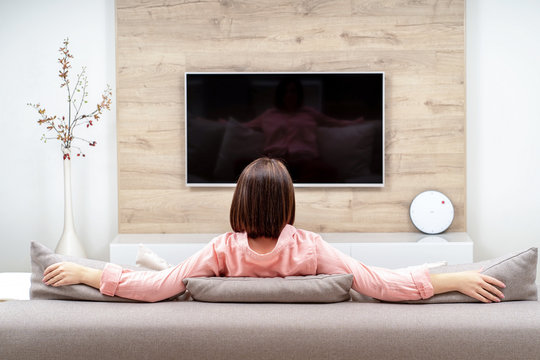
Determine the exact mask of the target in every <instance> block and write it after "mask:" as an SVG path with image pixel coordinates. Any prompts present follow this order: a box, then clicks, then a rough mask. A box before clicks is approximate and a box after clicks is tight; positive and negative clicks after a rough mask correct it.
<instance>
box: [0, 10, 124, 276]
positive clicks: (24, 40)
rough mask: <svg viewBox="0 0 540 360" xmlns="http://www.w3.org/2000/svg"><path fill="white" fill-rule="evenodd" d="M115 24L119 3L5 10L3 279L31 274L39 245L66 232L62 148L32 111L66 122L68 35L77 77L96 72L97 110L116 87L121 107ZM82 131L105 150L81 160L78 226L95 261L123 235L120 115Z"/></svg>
mask: <svg viewBox="0 0 540 360" xmlns="http://www.w3.org/2000/svg"><path fill="white" fill-rule="evenodd" d="M114 24H115V19H114V1H113V0H93V1H87V0H47V1H42V0H20V1H1V2H0V79H1V80H0V102H1V106H0V109H1V111H0V124H1V129H2V131H1V132H2V139H1V140H0V154H1V155H0V179H1V180H0V201H1V203H0V271H29V270H30V257H29V246H30V241H32V240H37V241H40V242H42V243H43V244H45V245H47V246H49V247H51V248H54V247H55V246H56V244H57V242H58V240H59V238H60V235H61V233H62V228H63V211H64V210H63V172H62V171H63V170H62V158H61V153H60V144H59V142H58V141H48V142H47V143H46V144H44V143H43V142H41V141H40V137H41V135H42V134H43V133H44V129H43V128H42V127H40V126H38V125H37V122H36V120H37V119H38V118H39V117H38V116H37V113H36V112H35V110H33V109H32V108H30V107H28V106H26V103H28V102H32V103H41V104H42V105H43V106H45V107H46V109H47V110H48V111H50V112H51V113H52V114H58V115H61V114H65V112H66V110H67V106H66V104H67V102H66V91H65V88H62V89H61V88H60V78H59V77H58V70H59V66H60V64H58V60H57V59H58V58H59V53H58V49H59V48H60V47H61V45H62V41H63V39H64V38H65V37H69V39H70V43H71V44H70V48H71V53H72V54H73V55H74V59H72V69H71V70H70V71H71V74H72V76H73V75H76V74H77V73H79V72H80V69H81V67H82V66H86V67H87V72H88V81H89V89H88V90H89V91H88V92H89V98H88V104H87V105H88V106H89V107H88V108H87V109H88V110H91V107H95V105H96V104H97V103H98V102H99V101H100V100H101V92H102V90H103V89H104V88H105V86H106V84H110V85H111V86H112V87H113V100H114V99H115V96H116V88H115V83H116V78H115V25H114ZM71 81H72V83H73V82H75V78H72V80H71ZM92 110H93V109H92ZM80 130H82V131H81V132H80V135H84V136H83V137H87V138H89V139H94V140H96V141H97V146H96V147H95V148H92V147H88V146H86V147H83V150H85V152H86V158H84V159H82V158H75V159H74V160H73V161H72V183H73V206H74V217H75V226H76V230H77V232H78V234H79V237H80V238H81V240H82V241H83V243H84V245H85V248H86V251H87V253H88V256H89V257H93V258H99V259H107V258H108V244H109V242H110V241H111V240H112V239H113V238H114V236H115V235H116V233H117V230H118V226H117V223H118V221H117V203H118V202H117V175H116V168H117V167H116V108H115V107H114V106H113V107H112V109H111V111H110V112H109V111H107V112H105V113H104V115H103V117H102V119H101V120H100V122H99V123H98V124H96V125H95V126H94V127H93V128H88V129H86V128H84V129H82V128H80ZM87 130H88V131H87Z"/></svg>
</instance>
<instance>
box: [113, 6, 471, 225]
mask: <svg viewBox="0 0 540 360" xmlns="http://www.w3.org/2000/svg"><path fill="white" fill-rule="evenodd" d="M464 9H465V5H464V1H463V0H461V1H450V0H447V1H436V0H424V1H412V0H386V1H379V0H350V1H349V0H347V1H331V0H312V1H309V0H305V1H290V0H242V1H240V0H220V1H217V0H201V1H189V0H184V1H175V0H168V1H161V0H160V1H158V0H136V1H134V0H117V1H116V10H117V11H116V15H117V53H116V54H117V92H118V93H117V108H118V116H117V119H118V125H117V134H118V135H117V137H118V168H119V170H118V171H119V175H118V188H119V231H120V232H121V233H198V232H204V233H220V232H224V231H228V230H229V229H230V227H229V223H228V207H229V204H230V201H231V198H232V192H233V189H232V188H211V189H209V188H188V187H186V186H185V165H186V164H185V139H184V132H185V120H184V73H185V72H186V71H336V72H338V71H384V72H385V75H386V99H385V101H386V109H385V116H386V119H385V121H386V123H385V127H386V129H385V151H386V158H385V161H386V162H385V167H386V171H385V173H386V179H385V181H386V184H385V187H384V188H327V189H323V188H298V189H297V221H296V225H297V226H299V227H302V228H306V229H310V230H313V231H320V232H356V231H358V232H402V231H414V227H413V225H412V224H411V222H410V220H409V216H408V211H409V204H410V202H411V201H412V199H413V198H414V196H415V195H416V194H418V193H419V192H421V191H424V190H427V189H435V190H440V191H442V192H444V193H445V194H446V195H448V196H449V198H450V199H451V200H452V202H453V204H454V207H455V219H454V222H453V224H452V226H451V230H452V231H466V223H465V218H466V217H465V201H466V194H465V59H464V45H465V44H464Z"/></svg>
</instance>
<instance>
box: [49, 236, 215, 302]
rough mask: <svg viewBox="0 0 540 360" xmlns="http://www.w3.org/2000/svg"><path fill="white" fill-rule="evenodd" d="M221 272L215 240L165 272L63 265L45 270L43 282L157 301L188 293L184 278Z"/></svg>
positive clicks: (69, 263) (112, 265)
mask: <svg viewBox="0 0 540 360" xmlns="http://www.w3.org/2000/svg"><path fill="white" fill-rule="evenodd" d="M219 273H220V267H219V263H218V259H217V255H216V251H215V248H214V242H213V241H212V242H210V243H209V244H208V245H206V246H205V247H204V248H203V249H202V250H200V251H199V252H197V253H196V254H194V255H192V256H191V257H189V258H188V259H187V260H185V261H184V262H182V263H181V264H179V265H177V266H175V267H173V268H169V269H165V270H162V271H132V270H128V269H123V268H122V267H120V266H119V265H115V264H110V263H109V264H107V265H106V266H105V268H104V269H103V270H97V269H91V268H88V267H85V266H81V265H78V264H75V263H71V262H63V263H57V264H53V265H51V266H49V267H48V268H47V269H45V271H44V277H43V282H44V283H45V284H47V285H51V286H63V285H73V284H86V285H89V286H92V287H94V288H97V289H99V290H100V292H101V293H102V294H104V295H108V296H119V297H123V298H127V299H133V300H140V301H147V302H155V301H160V300H165V299H168V298H171V297H173V296H175V295H178V294H180V293H182V292H183V291H185V285H184V283H183V281H182V280H183V279H185V278H188V277H200V276H218V275H219Z"/></svg>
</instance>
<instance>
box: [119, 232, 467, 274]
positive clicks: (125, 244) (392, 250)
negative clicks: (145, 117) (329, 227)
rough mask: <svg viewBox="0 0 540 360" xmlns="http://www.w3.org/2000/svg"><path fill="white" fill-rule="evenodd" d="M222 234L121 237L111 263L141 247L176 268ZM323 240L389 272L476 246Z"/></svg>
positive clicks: (447, 238) (131, 260)
mask: <svg viewBox="0 0 540 360" xmlns="http://www.w3.org/2000/svg"><path fill="white" fill-rule="evenodd" d="M218 235H219V234H120V235H118V236H116V238H115V239H114V241H113V242H112V243H111V244H110V261H111V262H113V263H116V264H122V265H135V259H136V256H137V251H138V248H139V244H143V245H144V246H146V247H147V248H149V249H151V250H152V251H154V252H155V253H156V254H157V255H159V256H160V257H162V258H163V259H165V260H166V261H167V262H169V263H170V264H177V263H179V262H181V261H183V260H185V259H186V258H187V257H189V256H190V255H192V254H194V253H195V252H196V251H198V250H199V249H201V248H202V247H203V246H204V245H206V244H207V243H208V242H209V241H210V240H211V239H213V238H214V237H215V236H218ZM321 236H322V237H323V239H324V240H326V241H327V242H329V243H330V244H332V245H333V246H334V247H336V248H337V249H339V250H341V251H342V252H344V253H345V254H348V255H350V256H352V257H353V258H355V259H357V260H359V261H361V262H363V263H365V264H366V265H371V266H380V267H386V268H390V269H395V268H402V267H407V266H414V265H421V264H424V263H434V262H439V261H447V262H448V264H463V263H470V262H472V261H473V242H472V240H471V238H470V237H469V235H468V234H467V233H465V232H448V233H443V234H439V235H426V234H421V233H323V234H321Z"/></svg>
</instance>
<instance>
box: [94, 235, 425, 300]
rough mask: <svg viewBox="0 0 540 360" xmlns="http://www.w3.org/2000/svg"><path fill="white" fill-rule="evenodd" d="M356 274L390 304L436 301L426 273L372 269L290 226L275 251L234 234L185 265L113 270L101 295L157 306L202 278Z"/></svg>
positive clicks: (362, 288) (356, 284) (365, 288)
mask: <svg viewBox="0 0 540 360" xmlns="http://www.w3.org/2000/svg"><path fill="white" fill-rule="evenodd" d="M316 274H353V275H354V280H353V285H352V287H353V289H354V290H356V291H358V292H359V293H362V294H365V295H368V296H371V297H374V298H377V299H380V300H386V301H399V300H417V299H426V298H429V297H431V296H433V286H432V284H431V282H430V279H429V271H428V269H427V268H426V267H418V268H415V269H413V270H388V269H383V268H375V267H368V266H366V265H363V264H362V263H360V262H358V261H357V260H355V259H353V258H351V257H349V256H347V255H345V254H343V253H341V252H340V251H338V250H337V249H335V248H334V247H332V246H331V245H330V244H328V243H327V242H325V241H324V240H323V239H322V238H321V237H320V235H318V234H315V233H312V232H309V231H304V230H300V229H296V228H295V227H294V226H291V225H286V226H285V228H284V229H283V230H282V232H281V234H280V236H279V238H278V241H277V243H276V246H275V247H274V249H273V250H272V251H271V252H269V253H266V254H259V253H257V252H255V251H253V250H252V249H251V248H250V247H249V245H248V237H247V234H246V233H234V232H229V233H226V234H223V235H220V236H218V237H216V238H214V239H213V240H212V241H210V243H208V245H206V246H205V247H204V248H203V249H201V250H200V251H199V252H197V253H196V254H194V255H193V256H191V257H189V258H188V259H187V260H186V261H184V262H182V263H181V264H179V265H177V266H175V267H172V268H170V269H166V270H162V271H131V270H127V269H122V268H121V267H120V266H118V265H115V264H107V265H106V266H105V269H104V270H103V275H102V277H101V284H100V291H101V293H103V294H105V295H109V296H113V295H116V296H120V297H124V298H129V299H135V300H141V301H149V302H155V301H160V300H164V299H168V298H170V297H172V296H175V295H178V294H180V293H182V292H183V291H184V290H185V286H184V283H183V282H182V280H183V279H185V278H188V277H202V276H249V277H285V276H293V275H316Z"/></svg>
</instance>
